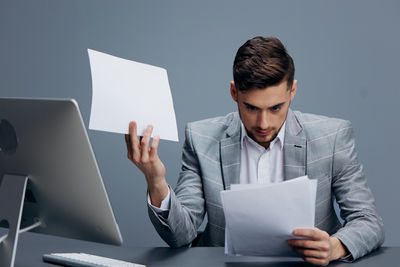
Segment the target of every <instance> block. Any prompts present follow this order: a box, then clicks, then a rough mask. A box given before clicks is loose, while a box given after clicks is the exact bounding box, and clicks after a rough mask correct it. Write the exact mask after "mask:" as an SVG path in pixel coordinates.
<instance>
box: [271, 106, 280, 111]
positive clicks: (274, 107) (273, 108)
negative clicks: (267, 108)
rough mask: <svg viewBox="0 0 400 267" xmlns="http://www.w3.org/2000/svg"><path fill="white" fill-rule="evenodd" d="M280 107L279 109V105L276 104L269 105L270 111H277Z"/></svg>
mask: <svg viewBox="0 0 400 267" xmlns="http://www.w3.org/2000/svg"><path fill="white" fill-rule="evenodd" d="M280 109H281V105H276V106H273V107H271V110H272V111H278V110H280Z"/></svg>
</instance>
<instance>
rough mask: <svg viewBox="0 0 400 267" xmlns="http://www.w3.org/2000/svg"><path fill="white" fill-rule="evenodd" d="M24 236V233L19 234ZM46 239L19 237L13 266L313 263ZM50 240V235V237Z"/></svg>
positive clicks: (393, 257) (380, 259) (364, 262)
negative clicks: (62, 259) (90, 258)
mask: <svg viewBox="0 0 400 267" xmlns="http://www.w3.org/2000/svg"><path fill="white" fill-rule="evenodd" d="M22 236H23V235H22ZM45 240H46V239H45V238H39V242H37V241H35V240H34V238H33V239H32V238H30V240H27V239H26V238H21V239H20V243H19V245H18V250H17V255H16V263H15V267H32V266H39V267H40V266H45V267H51V266H53V267H55V266H57V265H53V264H48V263H44V262H43V261H42V255H43V254H44V253H51V252H85V253H90V254H95V255H101V256H105V257H110V258H115V259H121V260H125V261H132V262H136V263H141V264H145V265H147V266H149V267H152V266H163V267H168V266H194V267H196V266H201V267H209V266H225V267H239V266H241V267H242V266H244V267H247V266H248V267H250V266H252V267H259V266H267V267H272V266H279V267H283V266H313V265H311V264H307V263H305V262H299V261H297V262H288V261H286V262H276V261H275V262H274V261H272V260H271V259H268V258H259V257H234V256H226V255H224V248H222V247H210V248H202V247H197V248H181V249H171V248H168V247H156V248H146V247H125V246H124V247H116V246H108V245H103V244H97V243H91V242H81V241H75V240H70V239H62V240H61V241H62V242H59V241H57V242H46V241H45ZM50 240H51V238H50ZM399 255H400V247H383V248H381V249H379V250H377V251H375V252H373V253H372V254H370V255H368V256H366V257H364V258H361V259H360V260H358V261H356V262H355V263H351V264H348V263H342V262H335V263H331V264H330V265H329V266H351V267H359V266H362V267H369V266H371V267H372V266H373V267H376V266H382V267H383V266H397V265H398V263H397V262H398V261H399Z"/></svg>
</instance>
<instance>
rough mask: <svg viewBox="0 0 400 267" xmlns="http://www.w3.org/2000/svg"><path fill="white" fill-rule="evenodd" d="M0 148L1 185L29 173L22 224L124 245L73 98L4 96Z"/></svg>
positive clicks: (41, 230)
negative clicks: (5, 181) (6, 178)
mask: <svg viewBox="0 0 400 267" xmlns="http://www.w3.org/2000/svg"><path fill="white" fill-rule="evenodd" d="M0 149H1V151H0V189H1V187H2V186H3V180H5V179H4V177H6V176H9V175H17V176H27V177H28V183H27V187H26V190H25V192H26V193H25V201H24V207H23V213H22V219H21V228H25V227H29V226H32V225H35V223H36V224H37V225H38V224H40V226H38V227H36V228H33V229H31V230H30V231H32V232H37V233H43V234H50V235H56V236H62V237H69V238H74V239H82V240H87V241H95V242H101V243H108V244H114V245H121V244H122V237H121V233H120V231H119V228H118V225H117V223H116V220H115V217H114V214H113V211H112V208H111V205H110V202H109V199H108V197H107V193H106V190H105V187H104V184H103V181H102V178H101V175H100V171H99V168H98V166H97V163H96V159H95V156H94V153H93V150H92V147H91V145H90V142H89V138H88V135H87V132H86V129H85V126H84V123H83V120H82V117H81V114H80V111H79V107H78V103H77V102H76V101H75V100H73V99H22V98H0ZM12 177H14V176H11V179H10V177H8V179H9V180H10V181H11V182H12V180H13V178H12ZM4 186H5V185H4ZM8 191H9V190H8ZM1 220H2V218H1V213H0V226H2V227H7V222H6V221H3V222H1ZM38 222H39V223H38ZM10 228H11V226H10Z"/></svg>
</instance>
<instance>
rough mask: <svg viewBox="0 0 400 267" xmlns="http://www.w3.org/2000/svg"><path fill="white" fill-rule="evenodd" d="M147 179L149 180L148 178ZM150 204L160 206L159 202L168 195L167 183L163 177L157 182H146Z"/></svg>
mask: <svg viewBox="0 0 400 267" xmlns="http://www.w3.org/2000/svg"><path fill="white" fill-rule="evenodd" d="M148 181H149V180H148ZM147 187H148V190H149V196H150V200H151V204H152V205H153V206H156V207H158V208H159V207H160V206H161V202H162V201H163V199H164V198H165V197H166V196H167V195H168V184H167V181H166V180H165V178H162V179H159V181H158V182H151V183H149V182H148V183H147Z"/></svg>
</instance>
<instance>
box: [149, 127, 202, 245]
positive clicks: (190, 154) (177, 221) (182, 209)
mask: <svg viewBox="0 0 400 267" xmlns="http://www.w3.org/2000/svg"><path fill="white" fill-rule="evenodd" d="M200 175H201V171H200V164H199V161H198V158H197V155H196V153H195V149H194V147H193V140H192V136H191V131H190V124H188V125H187V126H186V129H185V142H184V145H183V152H182V169H181V172H180V174H179V179H178V183H177V186H176V188H175V191H174V190H171V188H170V193H171V202H170V209H169V211H166V212H162V213H161V214H160V213H159V214H157V213H156V212H155V211H154V210H153V209H151V207H150V206H148V213H149V216H150V220H151V222H152V223H153V225H154V227H155V229H156V230H157V232H158V234H159V235H160V236H161V238H162V239H163V240H164V241H165V242H166V243H167V244H168V245H169V246H171V247H182V246H188V245H190V244H191V242H192V241H193V240H194V239H195V238H196V236H197V229H198V228H199V227H200V225H201V223H202V221H203V219H204V214H205V200H204V193H203V186H202V182H201V177H200Z"/></svg>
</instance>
